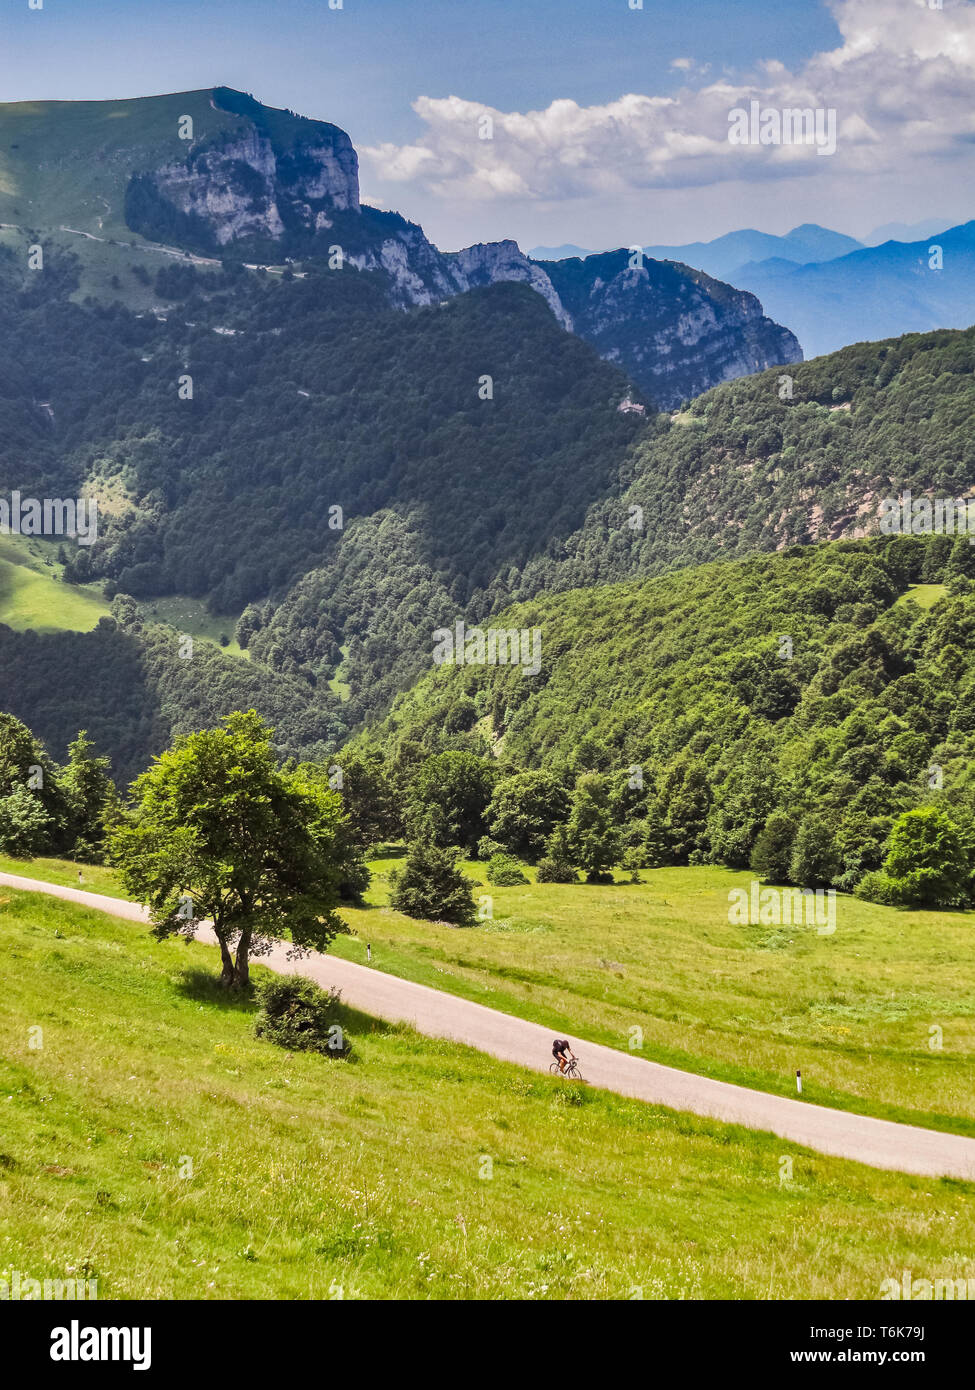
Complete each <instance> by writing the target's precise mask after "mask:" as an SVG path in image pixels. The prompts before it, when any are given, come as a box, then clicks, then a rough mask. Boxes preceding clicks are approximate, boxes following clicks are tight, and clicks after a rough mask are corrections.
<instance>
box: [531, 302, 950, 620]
mask: <svg viewBox="0 0 975 1390" xmlns="http://www.w3.org/2000/svg"><path fill="white" fill-rule="evenodd" d="M973 418H975V328H969V329H965V330H964V331H954V330H951V331H949V330H945V331H943V332H936V333H924V334H920V333H913V334H907V335H906V336H904V337H902V338H898V339H894V340H890V341H887V342H880V343H857V344H855V345H853V346H852V347H847V348H843V349H842V350H841V351H839V352H834V353H831V354H830V355H829V356H828V357H819V358H815V359H814V360H813V361H811V362H803V363H798V364H796V365H793V366H789V367H787V368H784V369H778V368H775V369H772V370H770V371H767V372H760V373H758V374H757V375H755V376H750V377H743V378H741V379H740V380H738V381H734V382H730V383H729V384H728V385H726V386H719V387H716V388H715V389H714V390H712V391H708V392H706V393H705V394H704V395H702V396H699V397H698V398H697V399H696V400H694V401H692V402H690V403H689V404H688V405H687V406H686V408H685V409H684V410H682V411H680V412H677V413H675V414H674V415H672V416H667V415H659V416H657V417H656V418H655V420H654V422H653V427H652V429H651V430H648V431H647V432H646V434H645V436H644V437H643V438H642V439H641V440H640V441H639V442H638V443H637V444H636V445H635V447H634V449H633V451H632V453H631V454H630V455H629V456H628V458H627V461H626V464H625V469H624V476H623V478H622V479H621V487H620V489H619V491H618V492H617V493H615V494H614V495H611V496H607V497H606V498H604V499H603V500H602V501H600V502H598V503H596V504H595V505H594V506H593V507H592V508H591V509H590V511H589V514H588V515H587V517H586V521H585V524H584V526H583V527H582V528H581V529H580V530H579V532H578V533H577V534H576V535H574V536H572V537H571V538H570V539H569V540H568V541H567V542H566V543H565V544H564V545H550V546H549V547H548V550H547V553H546V554H545V555H544V556H542V557H539V558H538V559H536V560H533V561H532V562H530V563H529V564H528V565H527V566H526V567H525V570H524V572H523V574H522V576H521V578H520V580H519V582H518V584H517V585H516V586H515V588H514V590H513V595H514V596H515V597H527V596H530V595H532V594H535V593H540V592H542V591H544V590H546V589H553V588H574V587H577V586H579V585H589V584H598V583H605V582H607V581H613V580H618V579H627V578H631V577H634V576H636V575H641V574H656V573H660V572H661V571H662V570H665V569H671V568H674V567H675V566H677V565H686V564H692V563H695V562H699V561H704V560H709V559H712V558H714V557H715V555H716V554H717V555H724V556H728V557H731V556H735V555H748V554H752V553H754V552H755V551H758V550H772V549H776V548H778V547H780V546H783V545H791V544H805V543H809V542H810V541H816V540H827V539H836V538H839V537H841V536H846V537H850V536H856V535H863V534H868V533H871V532H873V533H876V530H877V518H878V512H879V507H880V501H881V499H882V498H884V497H896V496H898V495H899V494H900V493H901V492H903V491H904V490H905V489H910V490H911V491H913V493H914V494H915V496H920V495H921V494H923V493H925V492H928V493H930V492H933V493H934V494H936V495H937V496H941V497H958V496H963V495H965V494H966V493H968V492H969V491H970V490H971V486H972V479H973V478H975V436H973V433H972V427H971V423H972V419H973Z"/></svg>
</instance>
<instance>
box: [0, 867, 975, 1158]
mask: <svg viewBox="0 0 975 1390" xmlns="http://www.w3.org/2000/svg"><path fill="white" fill-rule="evenodd" d="M398 862H399V861H397V860H393V859H389V860H378V861H375V862H374V863H373V864H372V866H371V867H372V870H373V875H374V877H373V884H372V887H371V889H370V891H369V893H368V895H367V898H368V901H369V904H370V905H369V906H368V907H366V908H365V909H351V908H347V909H343V910H342V915H343V916H344V917H345V920H346V921H347V922H348V924H349V926H350V927H351V929H352V931H353V933H354V935H352V936H350V937H339V938H338V939H337V940H336V941H335V942H334V944H333V946H332V950H333V951H334V952H335V954H337V955H340V956H342V957H343V958H345V959H347V960H353V961H356V962H359V963H362V964H364V963H365V959H366V951H365V947H366V943H367V942H368V943H369V944H370V945H371V946H372V965H373V967H374V968H376V969H379V970H386V971H389V972H390V973H391V974H394V975H399V976H402V977H403V978H405V979H410V980H416V981H418V982H419V983H421V984H428V985H432V986H434V987H435V988H437V989H442V990H446V991H447V992H449V993H453V994H458V995H461V996H463V997H464V998H468V999H474V1000H477V1001H478V1002H479V1003H482V1004H487V1005H489V1006H491V1007H493V1008H496V1009H500V1010H501V1011H502V1012H505V1013H510V1014H514V1015H517V1016H519V1017H522V1018H528V1019H532V1020H534V1021H536V1022H539V1023H544V1024H547V1025H549V1026H550V1027H551V1028H552V1029H553V1030H554V1031H555V1032H558V1033H560V1034H564V1035H566V1036H568V1037H575V1038H576V1039H585V1038H589V1039H590V1040H591V1041H593V1042H601V1043H606V1044H608V1045H609V1046H611V1047H618V1048H622V1049H628V1048H629V1046H630V1041H631V1036H632V1035H631V1033H630V1029H631V1028H633V1027H638V1028H641V1029H642V1030H643V1039H642V1043H643V1045H642V1048H641V1051H640V1055H641V1056H644V1057H648V1058H651V1059H653V1060H655V1061H661V1062H667V1063H669V1064H671V1065H673V1066H678V1067H682V1068H684V1069H686V1070H688V1071H693V1072H698V1073H700V1074H703V1075H707V1076H715V1077H718V1078H720V1079H722V1080H726V1081H736V1082H739V1083H740V1084H742V1085H746V1086H753V1087H755V1088H757V1089H759V1090H764V1091H769V1092H772V1093H774V1094H779V1095H793V1094H794V1093H795V1080H794V1078H795V1072H796V1068H797V1067H798V1068H800V1069H801V1070H802V1074H803V1094H804V1096H805V1098H806V1100H808V1101H810V1102H812V1103H815V1104H820V1105H832V1106H836V1107H838V1108H841V1109H847V1110H855V1111H859V1112H861V1113H863V1114H872V1115H880V1116H883V1117H886V1118H888V1119H894V1120H901V1121H906V1122H909V1123H914V1124H923V1125H929V1126H931V1127H933V1128H936V1129H948V1130H953V1131H955V1132H957V1133H960V1134H975V1096H973V1095H972V1090H971V1074H972V1060H973V1056H975V955H973V952H972V939H973V930H975V920H973V914H971V913H949V912H898V911H895V910H894V909H892V908H887V907H881V906H878V905H875V904H873V903H862V902H859V901H858V900H857V899H855V898H847V897H842V896H841V897H838V899H837V923H836V932H835V934H833V935H832V936H819V935H817V933H816V931H815V930H814V929H810V928H808V927H801V928H791V929H790V928H777V927H736V926H733V925H731V924H730V923H729V922H728V920H727V918H728V890H729V888H732V887H736V886H747V885H748V884H749V883H750V881H751V879H750V876H749V875H747V874H736V873H733V872H731V871H730V870H726V869H719V868H696V869H657V870H653V871H652V872H650V873H645V874H644V879H645V880H646V881H645V882H643V883H641V884H630V883H624V882H622V881H621V882H618V883H616V884H615V885H613V886H612V887H610V886H609V885H607V886H590V885H586V884H582V883H579V884H577V885H561V884H543V885H538V884H528V885H524V886H522V887H518V888H493V889H490V890H486V889H485V888H480V889H478V892H479V893H480V892H483V891H489V892H490V894H491V896H492V898H493V908H494V918H493V920H492V921H487V922H484V923H481V924H479V925H478V926H475V927H471V928H468V929H464V930H458V929H456V928H452V927H443V926H438V925H436V924H435V923H432V922H419V921H415V920H413V919H411V918H408V917H404V916H402V914H400V913H396V912H393V911H392V910H391V909H390V908H389V907H388V906H386V904H387V903H388V896H389V894H388V884H387V882H386V878H385V876H386V874H387V873H388V871H389V869H390V868H392V867H393V866H394V865H395V864H396V863H398ZM484 867H485V866H484V865H483V864H476V863H468V864H467V865H465V869H466V871H467V873H468V874H469V875H470V876H471V877H472V878H473V879H476V880H478V881H479V882H480V883H481V884H482V885H483V883H484ZM0 868H3V869H5V870H6V871H7V872H8V873H19V874H22V875H23V876H25V877H28V878H30V877H33V878H41V879H47V880H48V881H50V882H52V883H65V884H69V885H72V886H77V866H76V865H74V864H71V863H70V862H69V861H58V860H32V861H24V860H12V859H7V860H0ZM529 872H531V871H529ZM84 874H85V884H84V885H83V886H85V887H88V888H90V889H91V890H92V891H95V892H101V893H109V894H116V895H118V896H119V897H122V896H124V894H123V893H122V892H121V890H120V889H119V888H118V887H116V886H115V880H114V876H113V874H112V871H111V870H110V869H97V868H88V867H85V869H84ZM934 1028H938V1029H941V1041H942V1048H941V1050H940V1051H938V1050H932V1047H931V1046H930V1044H931V1042H932V1041H937V1037H938V1035H937V1034H936V1033H935V1034H932V1029H934Z"/></svg>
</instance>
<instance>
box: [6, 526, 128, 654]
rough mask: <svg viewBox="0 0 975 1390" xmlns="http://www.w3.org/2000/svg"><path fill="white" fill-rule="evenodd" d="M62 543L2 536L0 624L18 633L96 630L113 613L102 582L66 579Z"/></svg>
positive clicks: (68, 542) (26, 537)
mask: <svg viewBox="0 0 975 1390" xmlns="http://www.w3.org/2000/svg"><path fill="white" fill-rule="evenodd" d="M65 543H66V544H67V545H70V546H73V545H74V542H73V541H67V542H65ZM58 545H59V543H58V542H57V541H51V540H40V539H37V538H35V537H29V536H11V535H0V622H2V623H6V624H7V626H8V627H12V628H13V629H14V630H15V631H17V632H24V631H26V630H27V629H28V628H33V629H34V631H35V632H55V631H58V630H59V629H66V630H68V631H70V632H90V631H91V629H92V628H93V627H95V626H96V624H97V623H98V620H99V618H102V617H105V616H106V615H107V614H109V613H110V612H111V605H110V604H109V603H108V601H107V599H106V598H105V597H104V595H103V594H102V592H101V586H100V585H94V584H84V585H74V584H63V583H62V582H61V571H62V570H63V568H64V566H63V565H61V564H59V563H58V561H57V559H56V558H55V557H56V555H57V551H58Z"/></svg>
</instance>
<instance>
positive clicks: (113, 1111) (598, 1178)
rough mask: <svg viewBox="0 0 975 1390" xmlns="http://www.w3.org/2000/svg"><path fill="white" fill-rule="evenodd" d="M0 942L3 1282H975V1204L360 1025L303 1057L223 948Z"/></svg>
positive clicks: (107, 1291) (151, 1293)
mask: <svg viewBox="0 0 975 1390" xmlns="http://www.w3.org/2000/svg"><path fill="white" fill-rule="evenodd" d="M0 942H2V947H0V949H2V952H3V958H4V966H5V968H4V970H3V979H4V988H3V991H2V993H0V1059H2V1060H0V1081H2V1085H0V1105H2V1106H3V1124H2V1130H0V1269H7V1270H10V1271H13V1270H19V1271H21V1272H22V1273H24V1274H28V1275H31V1276H33V1277H35V1278H65V1277H72V1276H74V1277H86V1278H97V1280H98V1295H99V1298H101V1299H106V1298H126V1297H134V1298H204V1299H205V1298H213V1299H219V1298H258V1299H264V1298H339V1297H342V1298H346V1299H349V1298H369V1297H372V1298H396V1297H399V1298H419V1299H426V1298H445V1299H454V1298H472V1297H479V1298H491V1299H507V1298H540V1299H566V1298H575V1299H578V1298H620V1299H629V1298H634V1297H643V1298H646V1299H655V1298H680V1297H713V1298H722V1297H732V1298H755V1299H768V1298H774V1299H788V1298H798V1297H810V1298H836V1299H873V1298H876V1297H877V1296H878V1293H879V1289H880V1285H881V1282H882V1280H884V1279H886V1278H890V1277H894V1278H900V1276H901V1271H902V1270H903V1269H910V1270H911V1271H912V1272H913V1274H914V1276H915V1277H929V1278H937V1277H944V1278H968V1277H971V1276H973V1275H975V1262H973V1258H972V1250H973V1248H975V1204H973V1202H972V1200H971V1199H972V1195H973V1189H972V1186H971V1185H970V1184H965V1183H959V1182H954V1181H950V1180H940V1181H936V1180H932V1179H915V1178H910V1177H905V1176H901V1175H898V1174H891V1173H883V1172H879V1171H875V1170H872V1169H869V1168H866V1167H862V1166H860V1165H857V1164H853V1163H847V1162H843V1161H840V1160H834V1159H828V1158H824V1157H821V1156H818V1155H814V1154H809V1153H807V1152H805V1151H803V1150H800V1149H796V1148H794V1147H793V1146H791V1145H789V1144H787V1143H785V1142H784V1141H782V1140H779V1139H775V1138H772V1137H771V1136H765V1135H761V1134H753V1133H750V1132H747V1131H744V1130H740V1129H737V1128H731V1127H727V1126H722V1125H719V1124H717V1123H714V1122H709V1121H703V1120H701V1121H699V1120H695V1119H692V1118H689V1117H686V1116H682V1115H678V1114H675V1113H673V1112H669V1111H665V1110H662V1109H658V1108H655V1107H651V1106H646V1105H641V1104H639V1103H638V1102H633V1101H627V1100H624V1099H622V1098H619V1097H614V1096H612V1095H609V1094H606V1093H601V1092H595V1091H587V1090H585V1089H582V1088H577V1087H569V1086H566V1085H565V1084H564V1083H560V1082H557V1081H555V1080H554V1079H551V1078H549V1077H546V1076H539V1075H536V1074H534V1073H530V1072H527V1071H524V1070H522V1069H520V1068H517V1067H514V1066H509V1065H506V1064H504V1063H501V1062H496V1061H494V1060H493V1059H490V1058H486V1057H483V1056H481V1055H479V1054H477V1053H475V1052H473V1051H471V1050H469V1049H466V1048H463V1047H460V1046H457V1045H455V1044H450V1043H442V1042H435V1041H430V1040H427V1039H423V1038H420V1037H418V1036H416V1035H415V1034H413V1033H412V1032H411V1031H410V1030H409V1029H406V1028H403V1027H391V1026H388V1025H385V1024H381V1023H377V1022H375V1021H372V1020H369V1019H367V1018H365V1017H363V1016H361V1015H356V1014H353V1013H349V1014H348V1015H347V1016H346V1026H347V1029H348V1031H349V1033H350V1035H351V1036H352V1039H353V1044H354V1048H355V1060H354V1061H351V1062H343V1061H328V1060H325V1059H322V1058H318V1057H314V1056H312V1055H309V1054H295V1055H290V1054H287V1053H285V1052H283V1051H282V1050H280V1049H279V1048H276V1047H274V1046H273V1045H272V1044H269V1043H264V1042H259V1041H257V1040H256V1039H255V1038H254V1037H253V1032H252V1025H253V1017H252V1006H250V1005H247V1004H244V1005H240V1004H234V1003H232V1002H229V1001H228V1000H226V999H224V998H220V997H219V996H218V994H217V992H216V991H215V989H214V987H213V983H212V981H213V972H214V967H215V953H214V952H212V951H211V950H209V949H208V948H206V947H204V946H200V945H197V944H195V943H192V944H191V943H186V942H182V941H180V942H165V943H157V942H154V941H153V940H152V939H151V938H150V936H149V935H148V933H147V932H146V931H145V929H144V928H141V927H138V926H135V925H133V924H129V923H125V922H120V921H117V920H115V919H113V918H109V917H107V916H105V915H104V914H102V913H97V912H90V911H87V910H85V909H81V908H76V907H73V906H69V905H67V904H64V903H60V902H56V901H54V900H52V899H45V898H43V897H39V896H36V895H33V894H19V893H14V892H12V891H11V890H9V889H0ZM256 973H257V974H260V971H259V970H258V971H257V972H256ZM38 1028H39V1029H41V1030H42V1033H41V1034H38V1033H37V1031H36V1030H37V1029H38ZM32 1030H33V1031H32ZM32 1042H33V1044H34V1046H32V1045H31V1044H32ZM38 1042H40V1043H41V1045H40V1046H37V1045H36V1044H37V1043H38ZM784 1159H791V1161H792V1173H791V1178H789V1177H788V1171H787V1170H788V1165H787V1164H785V1163H783V1160H784Z"/></svg>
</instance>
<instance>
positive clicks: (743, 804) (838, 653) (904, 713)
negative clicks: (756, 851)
mask: <svg viewBox="0 0 975 1390" xmlns="http://www.w3.org/2000/svg"><path fill="white" fill-rule="evenodd" d="M973 575H975V552H973V551H972V550H971V548H970V547H969V546H968V544H967V540H958V541H956V542H955V544H954V545H952V543H951V542H950V541H947V542H945V543H942V542H940V541H931V542H929V543H925V542H923V541H921V540H920V539H915V538H905V539H897V540H894V541H891V542H882V541H873V542H859V543H855V542H840V543H837V544H833V545H820V546H808V547H800V548H793V549H790V550H788V551H786V552H785V553H783V554H779V555H775V556H767V557H761V556H760V557H755V558H752V559H749V560H744V561H736V562H733V563H716V564H710V565H704V566H701V567H699V568H695V569H691V570H683V571H681V572H679V573H676V574H672V575H667V576H663V577H661V578H658V579H652V580H646V581H642V582H632V583H628V584H621V585H611V586H606V587H600V588H595V589H585V590H574V591H571V592H569V593H566V594H562V595H549V596H545V597H541V598H538V599H536V600H533V601H531V602H528V603H524V604H521V605H519V606H517V607H515V608H513V609H511V610H510V611H509V612H508V613H506V614H505V615H504V616H503V617H502V618H500V619H497V620H496V621H497V622H498V624H499V625H503V626H505V627H512V628H529V629H533V628H537V629H539V632H540V640H541V650H542V661H541V671H540V673H539V674H538V675H537V676H531V675H529V674H527V673H523V672H522V670H521V669H520V668H519V667H517V666H501V665H496V666H490V665H467V666H464V667H454V666H447V665H443V666H440V667H437V668H433V669H431V671H430V673H429V674H428V675H426V676H425V677H424V678H423V679H422V680H421V681H420V682H419V683H418V684H417V685H416V686H415V687H414V689H413V690H412V691H410V692H409V693H408V694H407V695H404V696H402V697H400V699H399V700H398V701H397V702H396V704H395V706H394V708H393V711H392V712H391V714H390V715H389V716H388V718H387V719H386V720H385V721H383V722H382V723H381V724H380V725H379V726H378V727H377V728H376V729H375V730H373V731H372V733H371V734H370V735H369V736H368V739H367V741H368V742H372V743H375V744H378V745H379V746H380V747H381V748H382V749H383V750H384V751H386V752H387V753H388V754H390V755H391V756H393V757H395V758H396V759H397V760H398V761H399V762H401V763H402V762H403V760H404V759H405V760H407V761H409V760H417V759H419V758H422V757H423V756H425V755H426V754H428V753H432V752H437V751H440V750H442V749H445V748H463V749H467V750H469V751H472V752H475V753H479V754H482V755H485V756H490V755H491V754H494V755H495V756H499V757H500V758H501V760H502V762H504V763H505V764H506V765H508V766H509V767H512V768H515V769H517V768H521V767H534V766H548V767H551V768H552V769H553V770H555V771H556V772H558V773H560V774H561V775H564V776H565V777H566V779H567V781H569V782H570V784H571V779H572V777H573V776H574V775H575V774H576V773H578V772H580V771H583V770H587V769H594V770H597V771H601V772H605V773H606V774H608V776H609V778H610V782H611V788H612V791H613V795H614V796H615V797H616V798H617V800H618V816H619V819H620V821H621V822H622V823H624V825H625V838H626V840H627V842H628V843H630V844H632V845H639V844H644V845H648V846H650V847H651V848H652V853H651V858H652V859H653V858H656V859H657V860H658V861H659V862H665V863H666V862H672V863H688V862H690V863H702V862H716V863H726V864H728V865H730V866H732V867H745V866H747V864H748V860H749V855H750V852H751V849H752V847H753V844H754V841H755V838H756V836H757V834H758V832H759V830H760V829H761V828H762V826H763V825H764V823H765V822H766V820H767V819H768V817H769V815H770V814H771V813H772V812H773V811H774V810H783V811H785V812H787V813H788V814H789V815H790V816H792V817H793V818H794V820H795V822H796V823H797V824H798V823H800V822H802V821H803V820H804V819H806V818H807V817H810V816H816V817H825V818H826V820H827V821H828V824H829V832H828V834H829V837H831V838H832V841H833V849H835V867H834V868H833V869H832V870H831V871H830V873H829V874H828V875H827V877H828V879H830V880H832V881H833V882H835V883H836V884H837V885H838V886H840V887H846V888H851V887H853V886H854V885H855V883H856V882H858V880H859V878H860V877H861V876H862V874H863V873H864V872H865V871H866V870H868V869H873V868H875V867H877V865H878V864H879V862H880V859H881V857H882V847H883V845H884V843H885V841H886V837H887V834H888V832H889V829H890V825H891V820H892V817H894V816H895V815H897V814H899V813H900V812H901V811H903V810H906V809H909V808H911V807H913V806H916V805H918V804H921V803H922V802H926V801H929V800H933V801H936V802H941V801H945V802H946V803H950V805H951V807H952V814H953V815H957V816H960V817H961V818H962V820H965V818H966V817H967V818H968V820H971V817H972V812H973V810H975V784H973V782H972V778H971V771H970V769H971V758H972V753H973V751H975V655H973V649H972V634H973V632H975V585H973V582H972V577H971V576H973ZM922 579H923V580H926V581H928V582H929V583H937V582H939V581H942V580H945V581H947V584H948V592H947V593H946V595H945V597H944V598H942V599H941V600H940V601H939V602H936V603H934V604H933V606H931V607H926V608H922V607H921V606H920V605H918V604H914V603H911V602H897V601H896V600H898V598H901V597H904V596H905V595H907V594H908V593H909V588H910V585H911V584H912V583H918V582H920V581H921V580H922ZM637 774H638V775H637ZM935 774H937V775H935ZM634 779H635V780H634Z"/></svg>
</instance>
